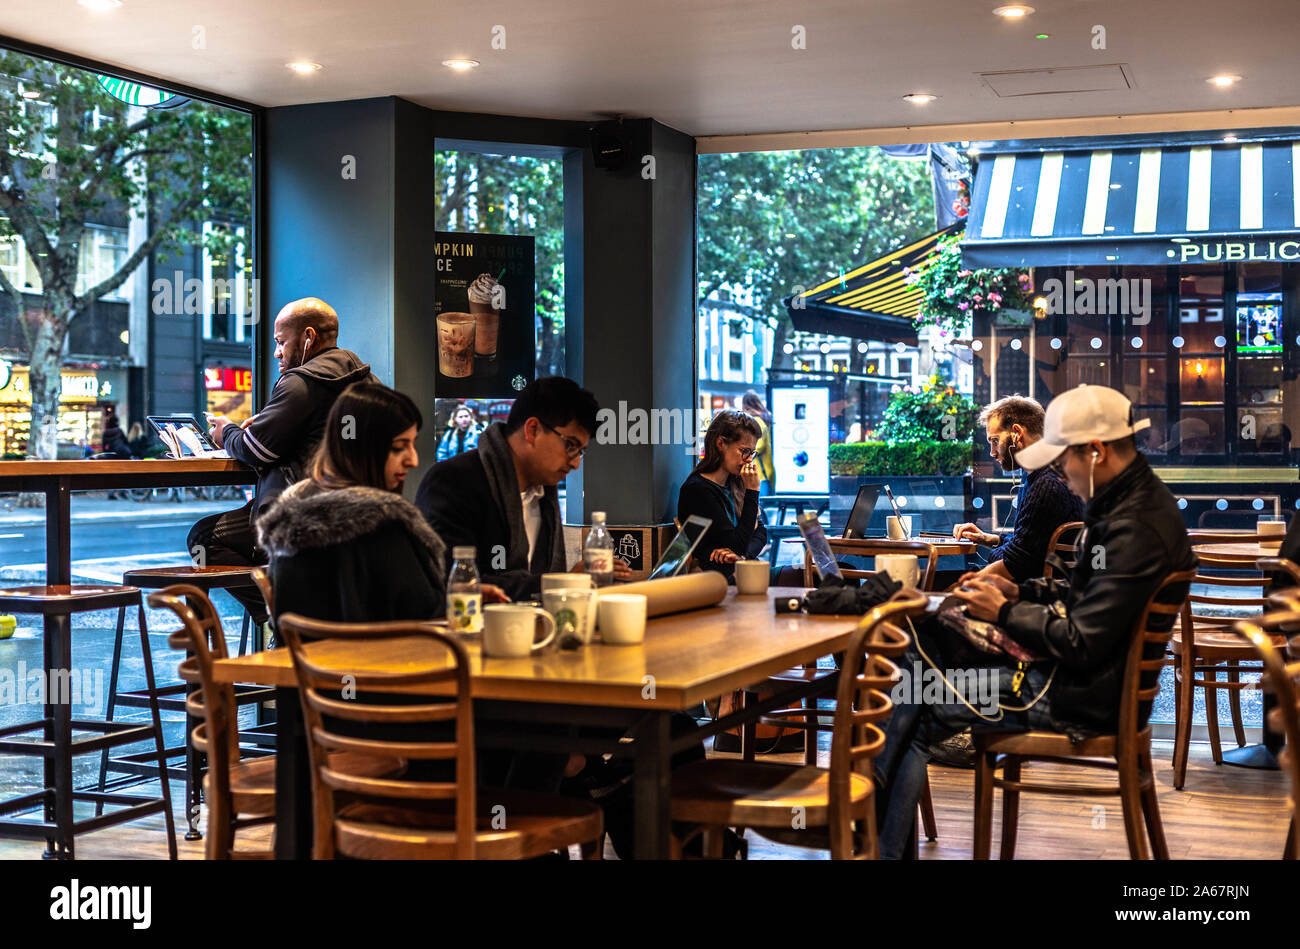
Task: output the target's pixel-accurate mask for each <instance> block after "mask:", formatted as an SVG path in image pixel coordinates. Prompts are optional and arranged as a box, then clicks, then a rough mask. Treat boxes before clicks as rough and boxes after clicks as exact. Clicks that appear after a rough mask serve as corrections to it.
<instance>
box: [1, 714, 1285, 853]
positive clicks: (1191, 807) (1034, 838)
mask: <svg viewBox="0 0 1300 949" xmlns="http://www.w3.org/2000/svg"><path fill="white" fill-rule="evenodd" d="M827 737H828V736H827ZM826 755H827V752H826V751H825V750H823V751H822V753H821V757H822V763H823V764H825V763H826V761H825V759H826ZM784 757H788V758H789V759H790V760H797V759H799V758H800V757H801V756H784ZM1156 764H1157V772H1156V783H1157V785H1158V787H1159V795H1160V815H1161V818H1162V819H1163V821H1164V827H1165V837H1166V839H1167V840H1168V843H1169V853H1170V856H1171V857H1172V858H1173V859H1175V860H1178V859H1211V860H1214V859H1225V860H1226V859H1236V860H1240V859H1277V858H1278V857H1279V856H1280V855H1281V853H1282V844H1283V841H1284V840H1285V839H1286V828H1287V819H1288V818H1287V804H1286V798H1287V787H1286V779H1285V776H1284V775H1283V774H1281V773H1280V772H1277V771H1252V770H1247V769H1244V768H1234V767H1230V766H1222V767H1215V765H1214V763H1213V762H1212V761H1211V759H1210V752H1209V746H1208V745H1205V744H1202V743H1194V744H1193V745H1192V757H1191V761H1190V764H1189V766H1188V773H1187V786H1186V789H1185V790H1183V791H1175V790H1174V789H1173V788H1172V787H1171V785H1170V777H1171V774H1172V772H1171V770H1170V768H1169V744H1168V743H1159V742H1158V743H1157V745H1156ZM1041 768H1042V773H1043V774H1048V773H1053V774H1058V775H1059V774H1062V773H1069V774H1071V775H1074V774H1078V770H1079V769H1073V770H1071V769H1067V768H1064V767H1062V766H1055V765H1044V766H1041ZM1026 773H1028V774H1032V773H1034V772H1032V771H1030V770H1028V769H1026ZM1098 777H1099V775H1098V774H1097V773H1096V772H1093V771H1090V772H1088V773H1086V774H1083V775H1080V780H1081V781H1089V780H1091V781H1096V780H1097V779H1098ZM930 783H931V787H932V790H933V795H934V808H935V816H936V821H937V823H938V830H939V836H938V839H937V840H935V841H932V842H931V841H924V840H923V841H922V842H921V850H920V855H921V859H923V860H968V859H970V855H971V799H972V795H973V791H974V784H975V772H974V771H969V770H963V769H957V768H947V767H942V766H938V765H931V767H930ZM142 787H143V788H149V787H150V786H149V785H145V786H142ZM152 787H153V788H154V789H155V790H156V787H157V786H156V785H153V786H152ZM1000 809H1001V804H1000V798H995V801H994V813H995V822H994V829H993V842H994V843H993V846H994V853H995V854H996V852H997V846H998V843H997V841H998V834H999V825H1000ZM205 820H206V818H205ZM176 821H177V826H178V827H182V828H183V827H184V824H183V821H182V819H181V817H180V816H179V812H178V816H177V818H176ZM270 838H271V830H270V828H262V827H256V828H251V829H250V830H248V831H246V832H244V833H243V834H242V835H241V837H240V840H241V841H243V843H241V848H242V847H245V846H246V847H248V848H249V849H262V848H266V847H269V846H270ZM178 847H179V853H180V857H181V859H182V860H200V859H202V858H203V842H202V841H194V842H190V841H186V840H183V839H182V840H180V841H178ZM43 849H44V844H43V843H31V842H27V841H19V840H0V859H7V860H19V859H39V857H40V855H41V851H42V850H43ZM76 854H77V856H78V858H80V859H92V860H93V859H141V860H160V859H165V858H166V856H167V847H166V838H165V836H164V823H163V819H162V817H161V816H158V815H154V816H152V817H149V818H146V819H144V820H140V821H136V822H133V823H131V824H124V825H120V826H118V827H112V828H108V829H106V830H102V831H99V832H97V833H94V834H88V835H86V836H84V837H81V838H79V839H78V841H77V844H76ZM749 855H750V859H754V860H791V859H793V860H808V859H812V860H816V859H825V858H826V857H827V856H828V855H826V854H824V853H819V852H817V851H807V850H801V849H798V848H792V847H785V846H781V845H779V844H774V843H771V842H770V841H766V840H763V839H762V838H759V837H755V836H754V835H753V834H752V833H751V834H750V836H749ZM606 856H607V858H609V859H612V858H613V856H614V854H613V851H612V850H610V849H608V848H607V851H606ZM1016 857H1017V858H1018V859H1083V860H1095V859H1102V860H1110V859H1114V860H1125V859H1128V848H1127V847H1126V845H1125V843H1124V826H1123V818H1122V817H1121V815H1120V811H1119V803H1118V799H1115V800H1113V801H1112V800H1107V799H1102V798H1091V799H1089V798H1082V797H1080V798H1068V797H1058V796H1047V795H1023V796H1022V797H1021V805H1020V834H1019V841H1018V843H1017V848H1016Z"/></svg>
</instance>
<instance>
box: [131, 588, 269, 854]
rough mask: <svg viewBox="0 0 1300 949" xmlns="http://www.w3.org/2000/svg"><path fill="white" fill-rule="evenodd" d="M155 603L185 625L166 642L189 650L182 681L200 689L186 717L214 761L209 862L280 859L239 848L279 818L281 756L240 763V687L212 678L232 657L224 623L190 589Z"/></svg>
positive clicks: (209, 779)
mask: <svg viewBox="0 0 1300 949" xmlns="http://www.w3.org/2000/svg"><path fill="white" fill-rule="evenodd" d="M149 605H150V606H152V607H153V608H154V609H168V610H171V611H172V612H173V613H175V614H176V616H177V618H179V619H180V621H181V628H180V629H179V630H177V631H176V632H174V633H172V634H171V636H169V637H168V639H167V643H168V645H169V646H171V647H172V648H173V649H184V650H185V651H186V653H187V654H188V655H187V656H186V658H185V660H184V661H183V662H182V663H181V665H180V676H181V679H183V680H184V681H186V682H190V683H196V684H198V686H199V688H198V689H197V690H196V691H194V692H191V693H190V695H189V696H188V697H187V698H186V712H187V714H188V715H189V716H190V717H192V718H194V719H197V720H198V722H199V724H198V725H197V726H196V727H195V728H194V731H193V732H192V734H191V741H192V743H193V746H194V749H195V750H196V751H198V752H201V753H203V754H206V755H207V760H208V766H207V773H206V774H205V775H204V778H203V795H204V799H205V800H206V801H207V805H208V832H207V840H206V842H205V844H204V848H205V856H206V857H207V859H209V860H231V859H271V858H273V857H274V856H275V854H274V853H273V852H272V851H270V850H265V851H237V850H235V849H234V845H235V832H236V831H238V830H240V829H243V828H245V827H252V826H254V825H257V824H266V823H270V822H271V821H272V819H273V818H274V816H275V756H274V755H264V756H261V757H257V758H253V759H251V760H248V761H244V760H241V755H240V748H239V733H238V728H237V726H238V720H239V707H238V705H236V704H235V687H234V686H233V685H230V684H226V683H217V682H215V681H214V679H213V675H212V664H213V662H215V661H216V660H218V659H225V658H227V656H228V652H227V650H226V636H225V631H224V630H223V629H222V626H221V617H220V616H218V615H217V611H216V608H215V607H214V606H213V605H212V601H211V600H209V599H208V596H207V594H206V593H205V592H204V591H202V590H200V589H199V588H198V587H196V586H191V585H190V584H176V585H174V586H170V587H167V589H165V590H163V591H161V592H159V593H152V594H150V595H149ZM192 817H194V818H197V814H194V815H192Z"/></svg>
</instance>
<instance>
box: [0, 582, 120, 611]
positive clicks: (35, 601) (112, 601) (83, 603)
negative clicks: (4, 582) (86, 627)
mask: <svg viewBox="0 0 1300 949" xmlns="http://www.w3.org/2000/svg"><path fill="white" fill-rule="evenodd" d="M139 602H140V588H139V587H133V586H119V585H116V584H91V583H73V584H68V583H64V584H57V585H54V586H31V587H6V588H4V589H0V610H6V611H9V612H13V613H40V614H43V615H44V614H51V613H54V614H57V613H79V612H85V611H89V610H102V609H108V608H110V607H114V606H134V605H135V604H137V603H139Z"/></svg>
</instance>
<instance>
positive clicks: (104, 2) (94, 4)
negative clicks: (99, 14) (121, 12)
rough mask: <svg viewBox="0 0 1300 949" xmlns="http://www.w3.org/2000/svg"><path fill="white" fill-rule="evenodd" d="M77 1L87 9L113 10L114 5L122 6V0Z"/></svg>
mask: <svg viewBox="0 0 1300 949" xmlns="http://www.w3.org/2000/svg"><path fill="white" fill-rule="evenodd" d="M77 3H79V4H80V5H81V6H83V7H85V8H86V9H87V10H112V9H113V8H114V7H120V6H121V5H122V0H77Z"/></svg>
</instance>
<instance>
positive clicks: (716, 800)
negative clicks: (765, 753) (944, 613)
mask: <svg viewBox="0 0 1300 949" xmlns="http://www.w3.org/2000/svg"><path fill="white" fill-rule="evenodd" d="M925 606H926V597H925V595H924V594H922V593H920V592H918V591H916V590H903V591H900V592H899V594H898V595H897V596H895V598H894V599H892V600H890V601H889V602H888V603H883V604H881V605H880V606H877V607H875V608H874V609H873V610H871V612H869V613H868V614H867V615H866V616H864V617H863V618H862V619H861V620H860V621H859V622H858V624H857V626H856V628H855V629H854V631H853V635H852V638H851V639H850V640H849V645H848V648H847V649H846V650H845V653H844V671H843V672H842V673H841V675H840V677H839V687H838V689H837V695H836V706H835V711H834V713H833V723H832V725H831V726H830V731H831V760H830V767H829V768H819V767H816V766H809V765H803V766H799V765H793V764H782V763H779V762H769V761H737V760H735V759H730V760H728V759H720V758H713V759H709V760H707V761H700V762H695V763H693V764H690V765H686V766H685V767H682V768H679V769H677V771H675V772H674V774H673V778H672V819H673V820H674V821H682V822H685V823H688V824H692V825H695V828H696V829H692V830H691V831H690V832H689V833H688V834H686V836H685V837H683V838H681V839H680V840H675V841H674V853H675V855H677V856H679V857H680V855H681V847H682V845H684V844H685V843H686V841H688V840H690V839H691V838H692V837H694V836H695V834H696V833H697V832H702V833H704V835H705V847H704V849H705V855H706V856H712V857H719V856H721V854H722V840H723V838H722V829H723V828H725V827H728V826H740V827H746V828H753V829H754V830H755V831H757V832H758V833H760V834H762V835H763V836H764V837H768V838H770V839H772V840H776V841H779V842H783V843H789V844H793V845H795V846H803V847H818V848H823V849H829V850H830V852H831V858H832V859H836V860H841V859H874V858H875V857H876V856H877V855H878V845H877V837H876V814H875V798H874V794H875V781H874V779H873V777H872V766H871V761H872V759H873V758H874V757H875V756H876V755H877V754H879V753H880V751H881V749H882V748H883V747H884V744H885V733H884V731H883V730H882V729H881V727H880V723H882V722H883V721H884V720H885V719H886V718H888V716H889V714H890V712H891V711H892V710H893V707H894V704H893V702H892V701H891V699H890V698H889V694H888V693H889V690H890V689H891V688H892V686H893V681H894V676H895V675H896V674H897V672H898V667H897V666H895V665H894V663H893V662H891V661H890V657H895V656H899V655H901V654H902V652H903V651H904V650H905V649H906V648H907V646H908V644H909V642H910V641H911V637H910V636H909V635H908V634H907V633H906V632H904V631H903V630H902V629H900V628H899V626H898V625H897V623H898V622H899V621H901V620H902V619H903V618H904V617H907V616H913V615H916V614H919V613H921V612H923V611H924V610H925ZM769 717H771V718H775V719H780V720H783V721H786V722H787V723H789V724H790V725H791V726H792V727H797V728H800V729H802V730H805V731H807V732H809V733H810V734H816V732H818V731H825V730H827V726H825V725H822V724H821V723H820V721H819V720H818V717H817V710H816V709H807V708H791V709H783V710H780V711H777V712H772V713H769Z"/></svg>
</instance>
